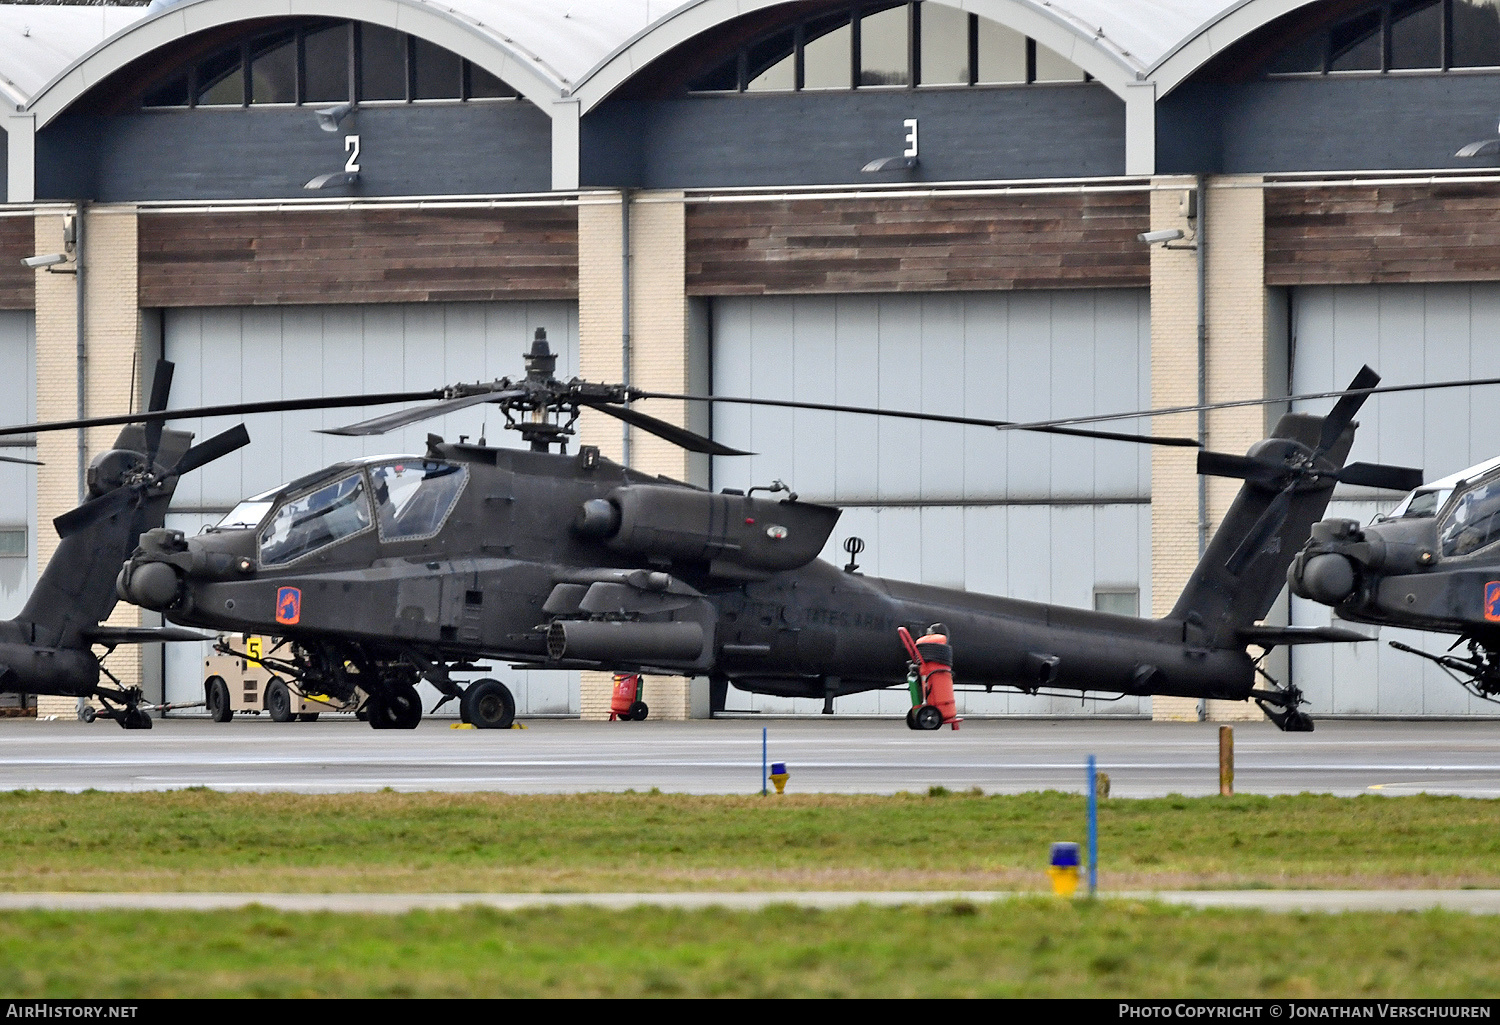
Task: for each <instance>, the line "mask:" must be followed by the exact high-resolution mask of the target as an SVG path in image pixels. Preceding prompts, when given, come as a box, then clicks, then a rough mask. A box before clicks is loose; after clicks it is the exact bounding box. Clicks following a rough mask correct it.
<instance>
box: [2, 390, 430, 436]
mask: <svg viewBox="0 0 1500 1025" xmlns="http://www.w3.org/2000/svg"><path fill="white" fill-rule="evenodd" d="M443 394H444V393H443V390H442V389H441V388H437V389H434V390H432V391H413V392H382V393H380V394H377V395H336V396H334V397H332V398H322V399H270V400H268V401H265V402H236V403H233V404H231V405H225V406H193V407H190V408H188V409H162V410H147V411H145V412H142V413H121V414H119V415H116V416H91V417H85V418H84V419H81V420H53V421H51V422H48V423H37V424H21V425H19V426H16V427H0V438H4V437H10V436H11V435H16V434H41V433H44V432H46V431H71V430H74V429H76V428H79V427H111V426H118V425H120V424H142V423H158V422H162V421H166V420H186V419H188V418H190V417H200V416H202V417H212V416H246V415H248V414H250V413H289V412H294V411H296V410H299V409H347V408H349V407H352V406H385V405H389V404H391V403H394V402H431V401H433V400H435V399H441V398H442V397H443Z"/></svg>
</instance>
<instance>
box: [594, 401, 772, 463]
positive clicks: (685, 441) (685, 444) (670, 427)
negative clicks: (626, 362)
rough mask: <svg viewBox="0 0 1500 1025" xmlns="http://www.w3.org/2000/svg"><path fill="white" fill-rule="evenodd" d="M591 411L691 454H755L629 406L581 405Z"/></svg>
mask: <svg viewBox="0 0 1500 1025" xmlns="http://www.w3.org/2000/svg"><path fill="white" fill-rule="evenodd" d="M580 405H584V406H587V407H588V408H589V409H597V410H598V411H599V412H601V413H604V414H606V415H608V416H612V417H614V418H615V419H616V420H624V421H625V422H626V423H628V424H629V425H630V426H632V427H639V428H640V429H641V430H643V431H645V432H646V433H647V434H654V435H656V436H657V437H658V438H663V439H665V440H667V441H670V442H671V443H672V444H674V445H677V446H679V447H681V448H685V449H687V450H688V451H689V452H703V453H706V454H708V455H711V456H750V455H754V454H755V453H753V452H741V451H740V450H739V449H737V448H730V447H729V446H728V445H724V444H721V443H719V442H717V441H714V440H713V439H712V438H705V437H704V436H703V435H701V434H695V433H693V432H692V431H690V430H687V429H686V428H683V427H678V426H677V425H676V424H669V423H667V422H666V421H665V420H658V419H657V418H656V417H654V416H647V415H646V414H645V413H640V412H637V411H636V410H634V409H630V408H629V407H627V406H615V405H605V404H603V403H601V404H599V405H597V406H596V405H593V404H591V403H586V402H585V403H580Z"/></svg>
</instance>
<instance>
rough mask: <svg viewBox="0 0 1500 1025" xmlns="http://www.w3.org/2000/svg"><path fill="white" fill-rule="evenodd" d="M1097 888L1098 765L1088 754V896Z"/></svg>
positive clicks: (1093, 893)
mask: <svg viewBox="0 0 1500 1025" xmlns="http://www.w3.org/2000/svg"><path fill="white" fill-rule="evenodd" d="M1098 889H1099V766H1098V765H1097V764H1096V761H1095V759H1094V756H1093V755H1089V896H1090V897H1092V896H1094V895H1095V893H1096V891H1097V890H1098Z"/></svg>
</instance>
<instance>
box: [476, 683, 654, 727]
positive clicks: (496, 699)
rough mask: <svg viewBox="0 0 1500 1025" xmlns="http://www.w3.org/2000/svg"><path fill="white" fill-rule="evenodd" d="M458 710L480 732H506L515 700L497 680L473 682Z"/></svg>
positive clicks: (514, 708)
mask: <svg viewBox="0 0 1500 1025" xmlns="http://www.w3.org/2000/svg"><path fill="white" fill-rule="evenodd" d="M641 707H642V708H643V709H644V708H645V707H646V706H645V705H642V706H641ZM459 709H460V711H461V712H462V714H463V717H464V721H465V722H468V723H470V724H472V725H473V726H474V728H475V729H480V730H508V729H510V725H511V723H513V722H515V720H516V699H515V698H514V697H512V696H511V693H510V688H509V687H507V686H506V685H505V684H503V683H501V682H500V681H499V680H475V681H474V682H473V683H471V684H469V685H468V686H467V687H466V688H464V695H463V697H462V698H460V699H459ZM641 718H643V719H644V718H645V716H644V715H642V716H641Z"/></svg>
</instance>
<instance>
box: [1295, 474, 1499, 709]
mask: <svg viewBox="0 0 1500 1025" xmlns="http://www.w3.org/2000/svg"><path fill="white" fill-rule="evenodd" d="M1310 533H1311V536H1310V537H1309V539H1308V541H1307V543H1306V544H1305V545H1304V546H1303V547H1302V549H1301V550H1300V551H1299V552H1297V555H1296V558H1295V559H1293V561H1292V564H1291V566H1290V567H1289V569H1288V571H1287V582H1288V584H1289V585H1290V587H1291V589H1292V593H1293V594H1296V595H1298V596H1300V597H1303V598H1309V599H1311V600H1313V601H1316V602H1320V603H1321V604H1324V605H1328V606H1331V607H1332V608H1333V610H1334V612H1335V614H1336V615H1337V616H1338V617H1339V618H1340V619H1344V620H1348V621H1350V622H1355V623H1369V624H1374V625H1376V626H1394V627H1405V628H1407V629H1414V630H1427V631H1432V632H1435V633H1444V634H1457V635H1458V638H1457V639H1456V640H1455V641H1454V642H1453V644H1452V645H1451V646H1450V647H1449V648H1448V650H1447V652H1445V653H1443V654H1432V653H1430V652H1426V651H1422V650H1420V649H1418V648H1414V647H1411V646H1410V645H1407V644H1402V643H1401V642H1399V641H1391V642H1390V644H1391V647H1393V648H1396V649H1397V650H1398V651H1404V652H1407V653H1409V654H1413V655H1418V656H1420V657H1422V658H1425V659H1427V660H1429V661H1431V662H1435V663H1436V664H1437V665H1439V666H1441V667H1442V668H1443V669H1444V670H1445V671H1447V673H1448V674H1449V675H1450V676H1452V677H1453V678H1454V679H1455V680H1457V681H1458V682H1459V683H1460V684H1461V685H1462V686H1463V687H1464V689H1465V690H1467V691H1468V692H1469V693H1471V694H1473V695H1474V696H1475V697H1478V698H1483V699H1484V700H1486V701H1500V458H1495V459H1490V460H1487V461H1485V462H1482V463H1479V464H1478V465H1476V466H1471V467H1469V468H1468V469H1467V470H1460V471H1459V472H1458V473H1455V474H1452V475H1451V476H1448V477H1444V478H1442V479H1440V480H1435V481H1431V482H1429V483H1426V484H1422V483H1420V482H1418V484H1417V486H1414V487H1413V488H1412V490H1411V491H1410V493H1408V494H1407V495H1406V497H1405V498H1403V499H1402V500H1401V502H1400V503H1399V504H1397V506H1396V507H1395V508H1394V509H1393V510H1391V512H1390V513H1388V514H1386V515H1383V516H1379V517H1377V518H1376V519H1375V521H1374V522H1372V523H1370V524H1369V525H1368V526H1361V524H1360V523H1359V522H1358V521H1357V520H1349V519H1328V520H1323V521H1322V522H1320V523H1315V524H1313V526H1312V529H1311V532H1310ZM1460 645H1463V646H1464V647H1465V648H1466V649H1467V652H1468V654H1467V655H1455V654H1453V652H1454V650H1455V649H1457V648H1459V646H1460Z"/></svg>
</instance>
